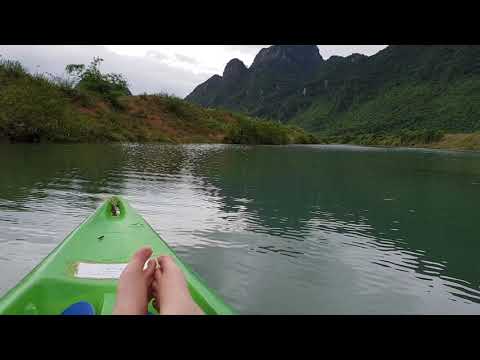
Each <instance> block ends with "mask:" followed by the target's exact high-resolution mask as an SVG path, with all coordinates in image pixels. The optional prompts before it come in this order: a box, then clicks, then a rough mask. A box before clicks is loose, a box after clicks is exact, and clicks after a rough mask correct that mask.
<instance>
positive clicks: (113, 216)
mask: <svg viewBox="0 0 480 360" xmlns="http://www.w3.org/2000/svg"><path fill="white" fill-rule="evenodd" d="M142 246H150V247H151V248H152V249H153V256H159V255H169V256H171V257H172V258H173V259H174V260H175V261H176V262H177V264H178V265H179V266H180V267H181V269H182V270H183V272H184V274H185V277H186V280H187V283H188V287H189V290H190V293H191V295H192V298H193V299H194V300H195V302H196V303H197V304H198V305H199V306H200V307H201V308H202V309H203V311H204V312H205V313H206V314H218V315H230V314H233V310H232V309H231V308H230V307H229V306H228V305H227V304H226V303H224V302H223V300H222V299H220V298H219V297H218V296H217V295H216V294H215V293H214V291H212V290H211V289H209V288H208V287H207V286H206V285H205V284H204V282H203V281H202V280H201V279H200V277H199V276H198V275H197V274H195V273H194V272H193V271H192V270H191V269H190V268H189V267H188V266H187V265H186V264H184V263H182V262H181V260H180V259H179V258H178V257H177V256H176V254H175V253H174V251H173V250H172V249H171V248H170V247H169V246H168V245H167V244H166V242H165V241H163V240H162V239H161V238H160V236H159V235H158V234H157V233H156V232H155V231H154V230H153V229H152V228H151V227H150V225H149V224H148V223H147V222H146V221H145V220H144V219H143V218H142V217H141V216H140V215H139V214H138V213H137V212H136V211H135V210H134V209H133V208H132V207H131V206H130V205H129V204H128V203H127V202H126V201H125V200H124V199H122V198H120V197H113V198H111V199H109V200H107V201H106V202H104V203H103V204H102V205H101V206H100V207H99V208H98V209H97V210H96V211H95V213H94V214H92V215H91V216H90V217H89V218H88V219H86V220H85V221H84V222H83V223H82V224H81V225H80V226H79V227H77V228H76V229H75V230H74V231H73V232H72V233H71V234H70V235H68V236H67V237H66V239H65V240H64V241H63V242H62V243H61V244H60V245H59V246H57V247H56V248H55V249H54V250H53V251H52V252H51V253H50V254H49V255H48V256H47V257H46V258H45V259H44V260H43V261H42V262H41V263H40V264H39V265H37V267H35V268H34V269H33V270H32V271H31V272H30V273H29V274H28V275H27V276H26V277H25V278H24V279H23V280H21V281H20V282H19V283H18V284H17V286H15V287H14V288H13V289H11V290H10V291H9V292H8V293H7V294H6V295H5V296H4V297H3V298H2V299H1V300H0V314H29V315H34V314H38V315H42V314H61V313H62V311H63V310H65V309H66V308H67V307H68V306H69V305H71V304H73V303H75V302H78V301H87V302H89V303H90V304H92V305H93V307H94V308H95V313H96V314H105V315H107V314H111V312H112V309H113V306H114V304H115V296H116V288H117V283H118V279H116V278H83V277H81V276H79V271H78V269H79V266H82V264H95V265H97V264H98V265H99V266H105V265H107V266H108V265H109V264H125V263H127V262H128V261H129V260H130V258H131V256H132V255H133V254H134V253H135V252H136V251H137V250H138V249H139V248H141V247H142ZM149 311H151V312H156V311H155V309H154V308H153V306H152V305H151V304H149Z"/></svg>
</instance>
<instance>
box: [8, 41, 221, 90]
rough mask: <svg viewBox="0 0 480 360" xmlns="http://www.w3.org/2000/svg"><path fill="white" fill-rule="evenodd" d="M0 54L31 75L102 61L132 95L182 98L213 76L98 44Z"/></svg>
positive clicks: (10, 49)
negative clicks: (159, 94) (160, 94)
mask: <svg viewBox="0 0 480 360" xmlns="http://www.w3.org/2000/svg"><path fill="white" fill-rule="evenodd" d="M0 55H3V57H4V58H9V59H14V60H19V61H20V62H21V63H22V64H23V65H24V66H25V67H26V68H27V69H28V70H29V71H31V72H37V71H38V72H49V73H53V74H57V75H60V74H63V73H64V69H65V66H66V65H67V64H72V63H73V64H88V63H90V61H91V60H92V59H93V57H94V56H99V57H101V58H102V59H104V62H103V63H102V65H101V70H102V72H115V73H121V74H123V75H124V76H125V77H126V78H127V79H128V81H129V84H130V90H131V91H132V93H133V94H140V93H143V92H147V93H154V92H161V91H165V92H168V93H174V94H175V95H177V96H181V97H184V96H186V95H187V94H188V93H190V92H191V91H192V90H193V89H194V88H195V86H197V85H198V84H200V83H201V82H203V81H205V80H207V79H208V78H209V77H210V76H211V75H212V74H209V73H193V72H191V71H188V70H185V69H182V68H178V67H175V66H172V65H169V64H165V63H162V62H159V61H158V59H162V58H163V57H162V54H161V53H158V52H157V53H150V56H143V57H140V56H126V55H118V54H116V53H114V52H112V51H110V50H108V49H106V48H105V47H104V46H100V45H82V46H78V45H75V46H74V45H67V46H64V45H0Z"/></svg>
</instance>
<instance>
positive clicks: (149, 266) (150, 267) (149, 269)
mask: <svg viewBox="0 0 480 360" xmlns="http://www.w3.org/2000/svg"><path fill="white" fill-rule="evenodd" d="M156 267H157V263H156V262H155V260H154V259H150V260H148V263H147V268H146V269H145V270H144V271H143V276H144V277H145V278H146V279H149V278H151V277H152V276H153V273H154V272H155V268H156Z"/></svg>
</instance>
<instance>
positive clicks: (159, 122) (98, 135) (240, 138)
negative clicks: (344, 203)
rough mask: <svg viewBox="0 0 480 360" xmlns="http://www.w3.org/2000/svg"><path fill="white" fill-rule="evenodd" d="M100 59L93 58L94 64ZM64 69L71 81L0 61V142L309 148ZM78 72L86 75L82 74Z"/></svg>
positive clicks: (248, 121) (297, 135)
mask: <svg viewBox="0 0 480 360" xmlns="http://www.w3.org/2000/svg"><path fill="white" fill-rule="evenodd" d="M100 60H101V59H100ZM98 62H99V60H98V59H95V60H94V61H93V62H92V64H91V65H90V67H89V68H85V67H84V66H83V65H69V66H67V69H68V68H70V69H71V70H72V72H76V73H75V74H76V75H78V76H77V77H81V76H83V78H79V79H77V81H73V80H71V79H69V78H58V77H54V76H47V75H44V74H30V73H28V72H27V71H26V70H25V69H24V68H23V67H22V65H21V64H20V63H18V62H15V61H9V60H2V61H0V139H2V140H3V141H11V142H19V141H22V142H108V141H125V142H127V141H128V142H148V141H155V142H167V143H242V144H289V143H312V142H315V141H316V139H315V137H313V136H312V135H310V134H308V133H307V132H306V131H304V130H302V129H300V128H299V127H296V126H286V125H281V124H278V123H276V122H270V121H262V120H259V119H256V118H253V117H249V116H245V115H242V114H237V113H234V112H232V111H227V110H214V109H206V108H202V107H200V106H197V105H194V104H191V103H189V102H186V101H184V100H181V99H179V98H176V97H174V96H169V95H166V94H155V95H147V94H144V95H139V96H130V95H128V94H129V93H130V91H129V90H128V88H127V83H126V81H125V80H124V79H123V78H122V77H121V75H118V74H102V73H100V71H99V70H98ZM85 74H86V75H85Z"/></svg>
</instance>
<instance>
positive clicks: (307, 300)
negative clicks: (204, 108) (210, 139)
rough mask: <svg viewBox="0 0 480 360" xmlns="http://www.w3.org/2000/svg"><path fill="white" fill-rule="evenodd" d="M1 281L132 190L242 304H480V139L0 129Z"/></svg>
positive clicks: (310, 308)
mask: <svg viewBox="0 0 480 360" xmlns="http://www.w3.org/2000/svg"><path fill="white" fill-rule="evenodd" d="M0 165H1V168H0V171H1V172H0V295H2V294H4V293H5V292H6V291H7V290H8V289H9V288H11V287H12V286H14V285H15V284H16V283H17V282H18V281H19V280H20V279H21V278H22V277H23V276H25V275H26V274H27V273H28V272H29V271H30V270H31V269H32V268H33V267H34V266H35V265H37V264H38V262H40V261H41V260H42V259H43V258H44V257H45V256H46V255H48V253H49V252H50V251H51V250H52V249H53V248H54V247H55V246H56V245H57V244H59V243H60V242H61V241H62V240H63V239H64V237H65V236H66V235H67V234H68V233H69V232H70V231H71V230H72V229H73V228H74V227H76V226H78V225H79V224H80V223H81V222H82V221H83V220H84V219H85V218H86V217H87V216H88V215H90V214H91V213H92V212H93V211H94V210H95V209H96V208H97V207H98V206H99V205H100V204H101V202H102V201H103V200H104V199H106V198H107V197H108V196H110V195H114V194H119V195H122V196H124V197H125V198H126V199H127V200H128V201H129V202H130V204H131V205H132V206H133V207H134V208H135V209H137V210H138V211H139V212H140V214H142V215H143V217H144V218H145V219H146V220H147V221H148V222H149V223H150V224H151V225H152V227H153V228H154V229H155V230H156V231H157V232H158V233H159V234H160V235H161V236H162V237H163V238H164V240H165V241H167V242H168V243H169V244H170V245H171V246H172V247H173V248H174V249H175V250H176V252H177V254H178V255H179V256H180V257H181V258H182V259H183V260H184V261H185V262H186V263H187V264H189V265H190V266H191V267H192V268H193V269H194V270H195V271H196V272H197V273H198V274H199V275H200V276H201V277H202V278H203V279H204V280H205V281H206V283H207V284H208V286H209V287H211V288H212V289H214V290H216V292H217V293H219V294H220V295H221V296H222V297H223V298H224V299H225V301H226V302H227V303H229V304H230V305H231V306H232V307H233V308H234V309H235V310H237V311H238V312H239V313H241V314H457V313H470V314H473V313H475V314H476V313H480V288H479V286H480V259H479V258H480V231H479V228H478V227H477V226H480V212H479V208H480V153H466V152H463V153H462V152H453V151H435V150H422V149H415V150H413V149H381V148H367V147H356V146H334V145H331V146H322V145H312V146H280V147H275V146H230V145H158V144H141V145H137V144H114V145H92V144H89V145H86V144H85V145H84V144H82V145H53V144H45V145H44V144H40V145H33V144H32V145H30V144H18V145H8V144H5V145H0Z"/></svg>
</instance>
